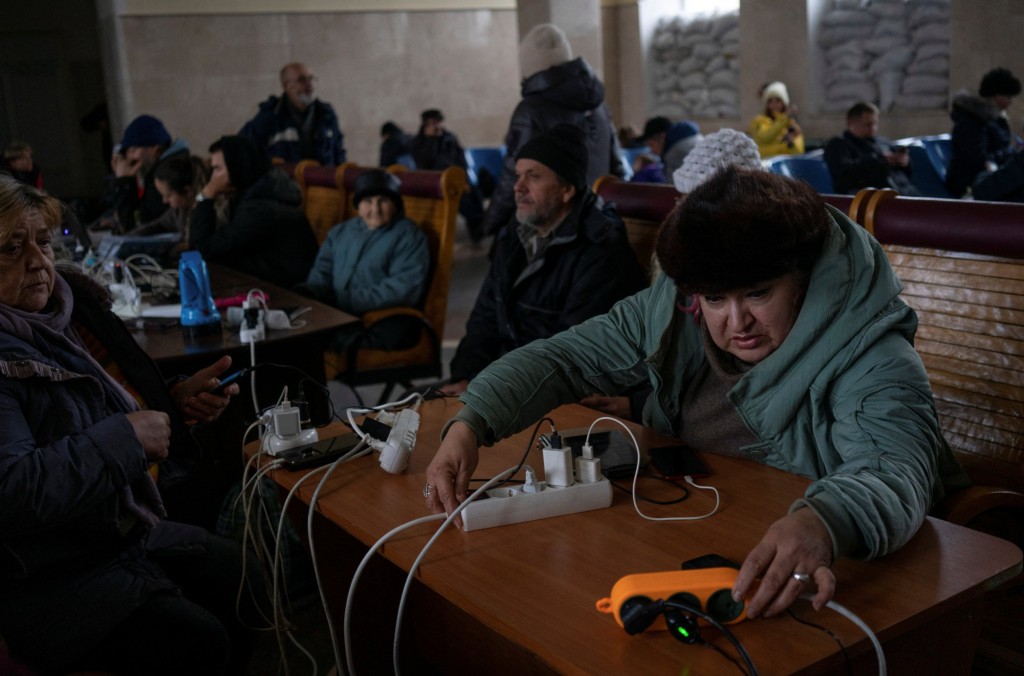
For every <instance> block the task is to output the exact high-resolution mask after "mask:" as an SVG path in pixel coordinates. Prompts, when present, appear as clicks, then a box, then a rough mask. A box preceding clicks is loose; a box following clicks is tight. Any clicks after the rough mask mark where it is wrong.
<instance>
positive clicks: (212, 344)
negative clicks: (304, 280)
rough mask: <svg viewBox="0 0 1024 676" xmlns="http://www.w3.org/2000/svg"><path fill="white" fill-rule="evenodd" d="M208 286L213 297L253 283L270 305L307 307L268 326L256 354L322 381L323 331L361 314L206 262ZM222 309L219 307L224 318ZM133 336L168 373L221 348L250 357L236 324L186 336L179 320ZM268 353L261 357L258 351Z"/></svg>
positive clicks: (240, 358) (238, 358) (240, 360)
mask: <svg viewBox="0 0 1024 676" xmlns="http://www.w3.org/2000/svg"><path fill="white" fill-rule="evenodd" d="M208 267H209V270H210V286H211V289H212V291H213V296H214V298H229V297H233V296H238V295H245V294H247V293H249V291H251V290H252V289H260V290H262V291H264V292H265V293H266V294H267V295H268V296H269V298H270V301H269V305H270V307H271V308H272V309H273V308H277V309H282V308H298V307H306V306H308V307H310V311H309V312H307V313H305V314H303V315H302V316H301V317H300V318H299V319H300V320H301V321H302V322H304V324H303V325H302V326H300V327H298V328H295V329H291V330H288V329H267V337H266V339H265V340H262V341H259V342H257V344H256V354H257V358H258V359H260V360H262V361H281V360H284V361H285V363H289V364H291V365H294V366H297V367H298V366H301V367H302V368H303V369H304V370H307V369H308V370H307V373H309V375H310V376H311V377H313V378H314V379H316V380H318V381H320V382H323V379H324V370H323V359H322V356H321V353H322V351H323V346H324V344H325V340H326V337H327V336H329V335H330V334H331V333H332V332H334V331H337V330H338V329H339V328H341V327H342V326H345V325H347V324H352V323H354V322H358V321H359V318H358V317H355V316H353V315H350V314H348V313H347V312H342V311H341V310H338V309H337V308H333V307H331V306H330V305H326V304H324V303H320V302H318V301H315V300H312V299H310V298H307V297H305V296H301V295H299V294H297V293H294V292H292V291H289V290H287V289H285V288H282V287H279V286H277V285H275V284H271V283H269V282H264V281H260V280H259V279H257V278H255V277H253V276H251V275H247V274H245V273H243V272H238V271H237V270H232V269H231V268H226V267H224V266H221V265H216V264H210V265H209V266H208ZM225 315H226V312H224V311H221V316H222V318H223V317H225ZM134 335H135V342H137V343H138V344H139V345H140V346H141V347H142V349H144V350H145V351H146V352H147V354H149V356H150V357H152V358H153V360H154V361H155V362H156V363H157V364H159V365H160V368H161V370H163V371H164V373H165V374H167V375H176V374H178V373H192V372H193V371H195V370H196V369H197V368H200V367H202V366H206V365H208V364H209V363H210V362H212V361H214V360H215V359H217V358H218V357H220V356H221V355H222V354H230V355H232V357H233V359H234V361H235V364H236V365H243V364H248V363H249V345H248V343H243V342H242V341H241V340H240V338H239V333H238V328H237V327H230V328H229V327H227V326H225V327H223V330H222V331H220V332H219V333H214V334H211V335H208V336H200V337H198V338H186V337H185V335H184V333H183V332H182V329H181V326H175V327H173V328H170V329H166V330H160V329H159V328H154V329H148V330H145V331H141V330H140V331H135V332H134ZM264 354H266V355H269V357H271V358H269V359H268V358H264V357H262V356H261V355H264Z"/></svg>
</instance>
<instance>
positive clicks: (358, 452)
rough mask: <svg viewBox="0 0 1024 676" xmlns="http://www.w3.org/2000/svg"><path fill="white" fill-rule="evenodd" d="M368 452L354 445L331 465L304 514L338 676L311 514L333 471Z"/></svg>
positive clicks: (337, 658) (335, 642) (338, 656)
mask: <svg viewBox="0 0 1024 676" xmlns="http://www.w3.org/2000/svg"><path fill="white" fill-rule="evenodd" d="M370 452H371V449H370V447H369V446H365V447H364V446H363V445H362V443H359V444H356V445H355V447H353V448H352V450H351V451H349V452H348V453H346V454H345V455H343V456H341V457H340V458H338V459H337V460H335V461H334V462H333V463H331V465H330V468H329V469H328V470H327V473H326V474H324V476H323V478H321V479H320V483H319V484H317V487H316V490H314V491H313V496H312V497H311V498H310V500H309V511H308V512H307V513H306V539H307V540H308V541H309V558H310V560H311V562H312V564H313V579H314V580H316V588H317V591H318V592H319V594H320V604H321V605H322V606H323V609H324V617H326V618H327V628H328V631H329V633H330V637H331V649H332V650H333V652H334V664H335V666H336V668H337V669H338V674H339V675H340V674H343V673H344V672H343V671H342V669H341V654H340V652H339V648H338V636H337V633H336V632H335V630H334V618H333V617H332V616H331V609H330V606H329V604H328V602H327V592H326V591H325V590H324V584H323V579H322V578H321V577H320V565H319V564H318V563H317V560H316V545H315V544H314V538H313V514H314V513H315V512H316V504H317V501H318V500H319V499H320V490H321V489H322V488H323V487H324V485H325V484H326V483H327V479H328V478H330V476H331V473H333V472H334V469H335V468H336V467H338V466H339V465H341V464H342V463H344V462H348V461H349V460H354V459H355V458H358V457H362V456H364V455H367V454H368V453H370Z"/></svg>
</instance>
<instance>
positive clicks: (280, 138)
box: [238, 96, 345, 165]
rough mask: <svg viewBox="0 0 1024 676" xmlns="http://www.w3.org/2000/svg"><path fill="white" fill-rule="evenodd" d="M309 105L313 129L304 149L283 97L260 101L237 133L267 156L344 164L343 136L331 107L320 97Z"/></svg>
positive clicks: (286, 99) (293, 119)
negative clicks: (252, 114)
mask: <svg viewBox="0 0 1024 676" xmlns="http://www.w3.org/2000/svg"><path fill="white" fill-rule="evenodd" d="M309 105H310V106H311V107H312V108H313V129H312V135H311V138H310V147H309V148H307V149H305V152H304V149H303V145H302V141H301V140H300V136H301V135H300V134H299V129H298V126H297V122H296V120H295V118H294V117H293V116H292V112H291V109H290V106H289V105H288V97H286V96H281V97H277V96H271V97H270V98H268V99H267V100H266V101H264V102H263V103H261V104H260V107H259V112H258V113H256V117H254V118H252V119H251V120H249V121H248V122H246V123H245V126H244V127H242V129H241V130H240V131H239V132H238V135H239V136H246V137H248V138H249V139H251V140H252V141H253V142H254V143H255V144H256V145H257V146H259V147H261V148H264V149H266V151H267V154H268V155H270V156H271V157H277V158H280V159H282V160H284V161H285V162H298V161H299V160H304V159H313V160H316V161H317V162H319V163H320V164H333V165H336V164H341V163H343V162H344V161H345V135H344V134H342V133H341V129H340V128H339V127H338V116H337V114H336V113H335V112H334V108H332V107H331V104H329V103H324V102H323V101H321V100H320V99H316V100H314V101H313V103H311V104H309Z"/></svg>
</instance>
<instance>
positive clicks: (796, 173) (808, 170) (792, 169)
mask: <svg viewBox="0 0 1024 676" xmlns="http://www.w3.org/2000/svg"><path fill="white" fill-rule="evenodd" d="M765 164H766V165H767V166H768V171H770V172H772V173H774V174H780V175H782V176H789V177H790V178H798V179H800V180H802V181H805V182H807V183H810V184H811V187H812V188H814V189H815V190H817V191H818V192H819V193H820V194H823V195H828V194H832V193H834V192H835V186H833V185H832V174H830V173H829V171H828V165H827V164H825V160H824V158H823V157H822V155H821V153H814V154H808V155H778V156H776V157H772V158H771V159H769V160H766V162H765Z"/></svg>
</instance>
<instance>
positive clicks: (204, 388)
mask: <svg viewBox="0 0 1024 676" xmlns="http://www.w3.org/2000/svg"><path fill="white" fill-rule="evenodd" d="M229 368H231V357H229V356H227V355H225V356H223V357H221V358H220V359H218V360H217V361H215V362H214V363H213V364H212V365H210V366H207V367H206V368H204V369H200V370H199V371H196V373H195V374H194V375H193V376H192V377H191V378H189V379H188V380H183V381H182V382H180V383H178V384H177V385H175V386H174V388H173V389H172V390H171V396H172V397H173V398H174V403H175V404H176V405H177V406H178V410H179V411H181V414H182V415H183V416H185V419H186V420H188V421H194V422H199V423H208V422H213V421H214V420H216V419H217V418H219V417H220V414H221V413H223V412H224V409H225V408H227V405H228V404H229V403H231V397H232V396H234V395H236V394H238V385H237V384H235V383H232V384H230V385H228V386H227V387H225V388H224V393H223V394H213V393H212V392H210V390H212V389H213V388H215V387H217V385H219V384H220V380H219V376H222V375H224V372H225V371H227V370H228V369H229Z"/></svg>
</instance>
